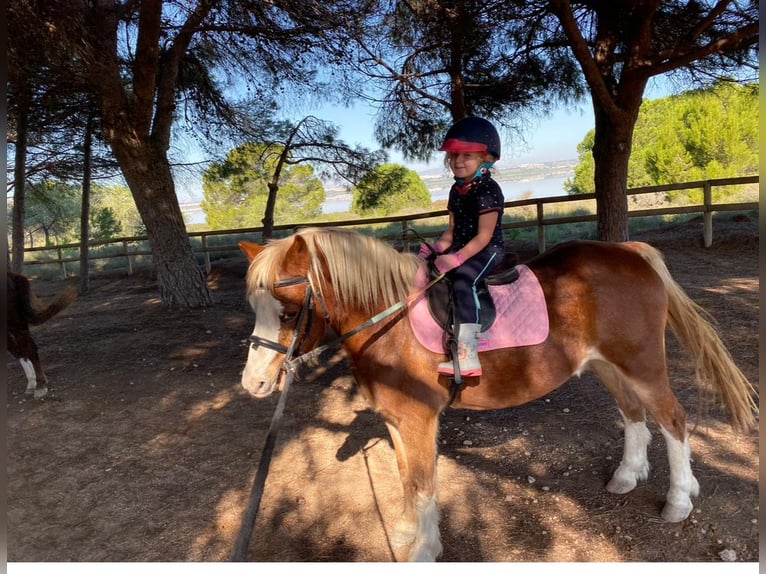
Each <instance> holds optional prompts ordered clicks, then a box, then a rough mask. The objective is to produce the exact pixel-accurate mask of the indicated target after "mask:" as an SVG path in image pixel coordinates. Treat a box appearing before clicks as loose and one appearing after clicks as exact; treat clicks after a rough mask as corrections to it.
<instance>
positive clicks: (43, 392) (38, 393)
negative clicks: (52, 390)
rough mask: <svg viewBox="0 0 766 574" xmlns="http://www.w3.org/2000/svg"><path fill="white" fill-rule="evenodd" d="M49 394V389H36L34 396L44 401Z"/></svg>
mask: <svg viewBox="0 0 766 574" xmlns="http://www.w3.org/2000/svg"><path fill="white" fill-rule="evenodd" d="M27 394H29V393H27ZM47 394H48V387H43V388H42V389H35V391H34V395H35V398H36V399H42V398H43V397H44V396H45V395H47Z"/></svg>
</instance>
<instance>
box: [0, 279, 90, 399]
mask: <svg viewBox="0 0 766 574" xmlns="http://www.w3.org/2000/svg"><path fill="white" fill-rule="evenodd" d="M6 283H7V287H6V289H7V293H6V317H7V327H8V328H7V331H8V351H10V353H11V354H12V355H13V356H14V357H16V358H17V359H18V360H19V362H20V363H21V367H22V368H23V369H24V373H25V374H26V376H27V394H28V395H34V397H35V398H36V399H40V398H42V397H44V396H45V395H46V394H48V378H47V377H46V376H45V372H44V371H43V367H42V365H41V364H40V356H39V355H38V352H37V344H36V343H35V340H34V339H33V338H32V333H31V331H30V330H29V327H30V325H40V324H42V323H45V322H46V321H48V320H49V319H51V318H52V317H54V316H55V315H57V314H58V313H60V312H61V311H63V310H64V309H66V308H67V307H68V306H69V305H70V304H71V303H72V301H74V299H75V297H76V294H75V292H74V291H73V290H71V289H70V290H67V291H65V292H64V293H63V294H62V295H61V296H60V297H59V298H58V299H56V300H55V301H54V302H53V303H51V304H50V305H47V306H43V305H42V304H41V303H40V301H39V300H38V299H37V297H36V296H35V294H34V292H33V291H32V287H31V286H30V284H29V279H27V278H26V277H24V276H23V275H19V274H18V273H13V272H11V271H8V279H7V282H6Z"/></svg>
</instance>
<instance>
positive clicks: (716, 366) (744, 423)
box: [629, 242, 758, 429]
mask: <svg viewBox="0 0 766 574" xmlns="http://www.w3.org/2000/svg"><path fill="white" fill-rule="evenodd" d="M629 246H630V247H632V248H634V249H635V250H636V251H638V252H639V253H640V254H641V256H642V257H643V258H644V259H645V260H646V261H647V262H648V263H649V264H650V265H651V266H652V268H653V269H654V270H655V271H656V272H657V274H658V275H659V276H660V278H661V279H662V282H663V283H664V284H665V290H666V291H667V294H668V326H669V327H670V330H671V331H673V333H674V334H675V335H676V337H678V339H679V340H680V341H681V343H682V344H683V345H684V346H685V347H686V348H687V349H688V350H689V352H690V353H691V355H692V356H693V357H694V361H695V364H694V372H695V376H696V378H697V381H698V382H699V383H706V382H707V383H711V386H713V388H714V389H716V390H717V392H718V395H719V396H720V398H721V401H722V403H723V405H724V406H725V407H726V409H727V410H728V411H729V413H730V414H731V418H732V425H733V426H734V427H735V428H737V429H749V428H751V427H753V426H754V425H755V414H756V413H757V412H758V404H757V403H756V401H755V396H756V390H755V388H754V387H753V385H752V384H751V383H750V381H748V380H747V377H745V375H744V374H743V373H742V371H740V369H739V368H738V367H737V365H735V364H734V361H733V360H732V358H731V355H730V354H729V351H728V350H727V349H726V346H725V345H724V344H723V342H722V341H721V338H720V336H719V334H718V331H717V330H716V329H715V327H714V326H713V319H712V317H711V316H710V314H709V313H708V312H707V311H705V310H704V309H703V308H702V307H700V306H699V305H698V304H697V303H695V302H694V301H692V300H691V298H689V296H688V295H687V294H686V293H685V292H684V290H683V289H682V288H681V286H680V285H679V284H678V283H676V281H675V280H674V279H673V277H672V276H671V275H670V271H668V268H667V266H666V265H665V262H664V260H663V257H662V255H661V254H660V252H659V251H657V250H656V249H655V248H653V247H651V246H650V245H648V244H646V243H639V242H630V243H629Z"/></svg>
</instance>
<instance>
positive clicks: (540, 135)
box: [316, 101, 593, 171]
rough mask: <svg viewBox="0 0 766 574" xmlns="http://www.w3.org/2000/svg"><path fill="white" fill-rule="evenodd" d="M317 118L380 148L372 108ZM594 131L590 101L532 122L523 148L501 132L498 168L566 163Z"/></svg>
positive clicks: (397, 158)
mask: <svg viewBox="0 0 766 574" xmlns="http://www.w3.org/2000/svg"><path fill="white" fill-rule="evenodd" d="M316 115H317V116H318V117H320V118H322V119H323V120H327V121H329V122H332V123H334V124H336V125H337V126H338V127H339V129H340V133H339V137H340V138H341V139H342V140H344V141H345V142H346V143H348V144H352V145H353V144H357V143H358V144H361V145H363V146H366V147H369V148H371V149H377V148H378V147H379V146H378V145H377V143H376V142H375V141H374V139H373V126H374V121H375V119H374V109H372V108H369V107H365V106H364V105H362V104H356V105H355V106H354V107H352V108H344V107H342V106H325V107H323V108H322V109H321V111H318V112H317V113H316ZM591 129H593V110H592V107H591V104H590V101H586V102H584V103H582V104H580V105H578V106H572V107H568V108H559V109H557V110H556V111H555V112H554V113H552V114H551V116H550V117H547V118H542V119H538V120H533V121H532V122H531V125H530V127H529V129H528V130H527V132H526V133H525V139H526V145H525V146H524V145H523V144H522V143H520V142H519V143H515V144H508V143H507V138H506V134H504V133H503V131H502V130H500V135H501V138H502V140H503V146H504V149H503V157H502V159H501V161H500V162H498V164H497V165H498V167H500V166H502V165H503V164H505V165H506V166H514V165H518V164H523V163H540V162H546V161H558V160H569V159H576V158H577V144H579V143H580V142H581V141H582V140H583V138H584V137H585V134H586V133H588V131H589V130H591ZM389 159H390V160H391V161H392V162H395V163H401V164H404V165H407V167H410V168H411V169H415V170H416V171H418V170H419V169H420V168H422V167H429V166H440V165H441V162H442V158H441V157H440V155H438V156H437V157H435V158H434V160H432V162H431V164H429V166H423V165H422V164H412V165H410V164H408V162H405V161H404V160H403V159H402V158H401V155H400V154H398V153H396V152H390V153H389Z"/></svg>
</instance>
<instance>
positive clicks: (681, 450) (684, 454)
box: [661, 428, 700, 522]
mask: <svg viewBox="0 0 766 574" xmlns="http://www.w3.org/2000/svg"><path fill="white" fill-rule="evenodd" d="M661 430H662V435H663V436H664V437H665V443H666V444H667V448H668V464H669V466H670V488H669V489H668V494H667V496H666V497H665V508H663V509H662V518H663V519H664V520H666V521H668V522H681V521H682V520H685V519H686V518H687V517H688V516H689V514H691V511H692V508H694V505H693V504H692V501H691V497H692V496H697V495H698V494H699V489H700V487H699V483H698V482H697V479H696V478H694V475H693V474H692V467H691V462H690V460H691V447H690V445H689V436H688V435H686V436H685V437H684V440H683V442H681V441H679V440H678V439H676V438H675V437H674V436H673V435H671V434H670V433H669V432H667V431H666V430H665V429H664V428H661Z"/></svg>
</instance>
